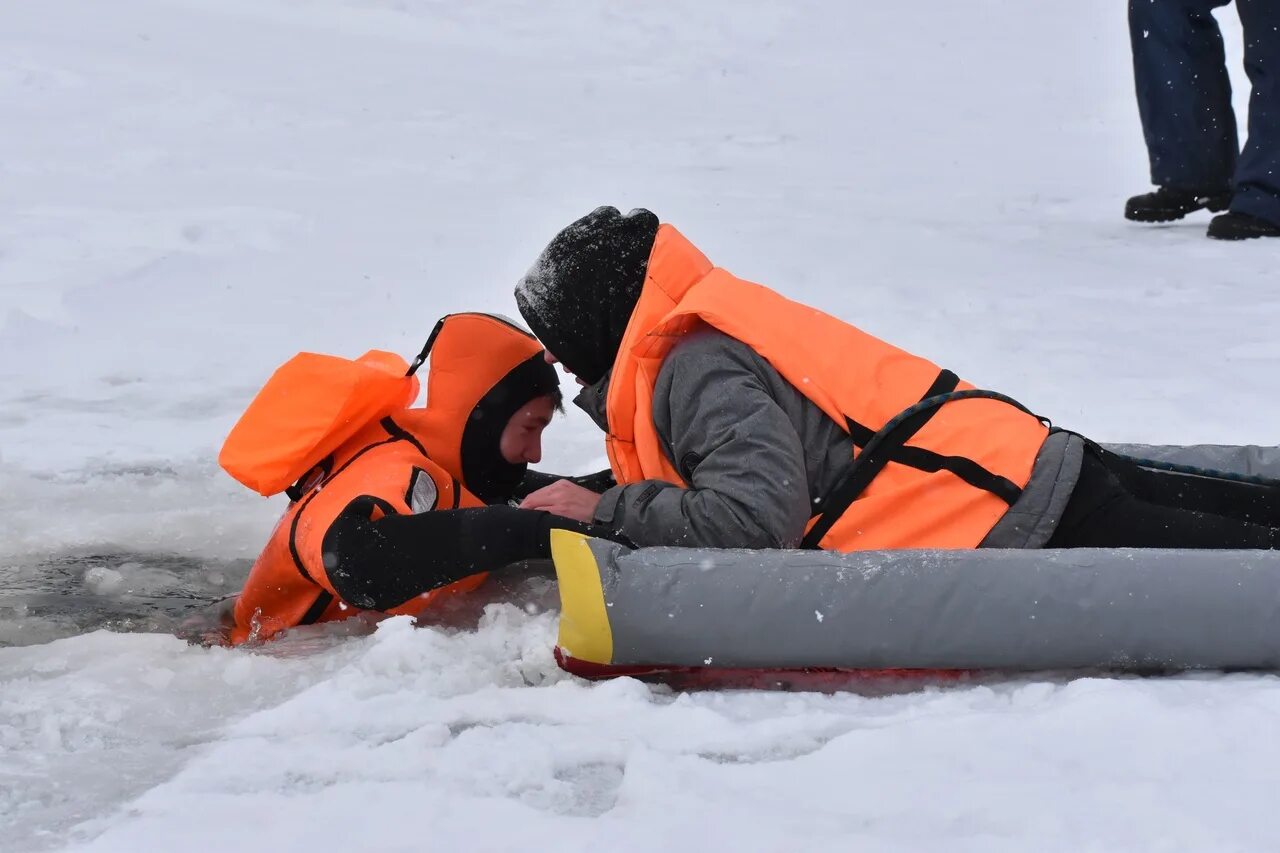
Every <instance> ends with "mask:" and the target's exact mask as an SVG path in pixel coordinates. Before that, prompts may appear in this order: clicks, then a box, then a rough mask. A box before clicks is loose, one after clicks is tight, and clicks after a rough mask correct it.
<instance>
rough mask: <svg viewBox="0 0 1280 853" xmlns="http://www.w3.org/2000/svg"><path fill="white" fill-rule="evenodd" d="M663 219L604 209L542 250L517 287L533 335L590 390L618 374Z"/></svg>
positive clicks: (638, 212)
mask: <svg viewBox="0 0 1280 853" xmlns="http://www.w3.org/2000/svg"><path fill="white" fill-rule="evenodd" d="M657 234H658V217H656V216H654V215H653V214H652V213H650V212H649V211H647V210H645V209H644V208H637V209H636V210H633V211H631V212H630V213H628V214H627V215H626V216H623V215H622V214H621V213H619V212H618V209H617V208H616V207H597V208H596V209H595V210H593V211H591V212H590V213H588V214H587V215H586V216H584V217H582V218H581V219H579V220H578V221H577V222H575V223H573V224H572V225H570V226H568V227H567V228H565V229H564V230H563V231H561V232H560V233H559V234H557V235H556V236H555V237H554V238H552V240H551V242H550V243H549V244H548V245H547V248H545V249H543V250H542V254H541V255H539V256H538V260H537V261H535V262H534V264H533V268H532V269H530V270H529V272H527V273H525V276H524V278H523V279H521V280H520V283H519V284H518V285H516V304H517V305H518V306H520V314H521V316H523V317H524V320H525V322H526V323H528V324H529V328H530V329H532V330H533V333H534V334H535V335H537V336H538V340H540V341H541V342H542V345H543V346H545V347H546V348H547V351H548V352H550V353H551V354H552V355H554V356H555V357H556V358H558V359H559V360H560V363H561V364H563V365H564V367H565V370H568V371H569V372H570V373H573V374H574V375H575V376H577V377H578V378H579V379H581V380H582V381H584V382H586V383H587V384H589V385H594V384H595V383H597V382H599V381H600V380H601V379H602V378H603V377H604V375H605V374H606V373H608V372H609V370H610V369H611V368H612V367H613V361H614V358H615V357H616V356H617V354H618V346H619V345H620V344H621V343H622V335H623V333H624V332H626V330H627V323H628V322H629V321H630V320H631V311H632V309H634V308H635V306H636V301H637V300H638V299H639V298H640V289H641V288H642V287H643V286H644V277H645V271H646V270H647V269H648V266H649V253H650V252H651V251H652V250H653V241H654V239H655V237H656V236H657Z"/></svg>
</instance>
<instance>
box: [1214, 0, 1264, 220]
mask: <svg viewBox="0 0 1280 853" xmlns="http://www.w3.org/2000/svg"><path fill="white" fill-rule="evenodd" d="M1236 8H1237V9H1238V10H1239V11H1240V23H1241V25H1242V27H1243V29H1244V68H1245V71H1246V72H1247V73H1248V74H1249V81H1250V83H1252V84H1253V91H1252V92H1251V94H1250V95H1249V138H1248V139H1247V140H1246V141H1245V145H1244V153H1242V154H1241V155H1240V162H1239V163H1238V164H1237V165H1236V172H1235V194H1234V195H1233V196H1232V198H1231V213H1232V214H1235V216H1233V217H1225V216H1224V217H1219V220H1227V221H1225V222H1219V221H1218V220H1215V221H1214V223H1213V227H1212V230H1211V233H1210V236H1213V237H1226V238H1231V237H1236V238H1244V237H1255V236H1256V237H1262V236H1280V2H1278V1H1277V0H1236ZM1241 216H1243V217H1248V218H1250V219H1253V220H1256V221H1255V222H1253V223H1250V222H1248V221H1238V217H1241ZM1224 225H1236V226H1240V227H1237V228H1233V229H1230V233H1224V227H1223V226H1224ZM1250 225H1252V226H1253V227H1252V228H1250V227H1248V226H1250ZM1267 226H1270V227H1267ZM1213 232H1219V233H1213Z"/></svg>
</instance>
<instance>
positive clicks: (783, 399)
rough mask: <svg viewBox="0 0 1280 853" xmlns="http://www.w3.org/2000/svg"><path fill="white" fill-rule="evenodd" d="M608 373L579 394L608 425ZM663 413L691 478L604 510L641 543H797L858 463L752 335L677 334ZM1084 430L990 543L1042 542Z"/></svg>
mask: <svg viewBox="0 0 1280 853" xmlns="http://www.w3.org/2000/svg"><path fill="white" fill-rule="evenodd" d="M608 382H609V377H608V376H605V378H604V379H602V380H601V381H600V382H599V383H597V384H596V385H593V386H589V387H587V388H585V389H583V391H582V393H580V394H579V395H578V398H577V400H576V401H575V402H576V403H577V404H578V405H579V406H580V407H581V408H583V409H584V410H585V411H586V412H587V414H589V415H590V416H591V417H592V418H593V419H594V420H595V421H596V423H597V424H599V425H600V426H601V428H602V429H607V424H606V420H605V398H606V397H607V394H608ZM653 420H654V425H655V426H656V427H657V432H658V436H659V439H660V440H661V442H662V446H663V450H665V451H666V454H667V458H668V459H670V460H671V461H672V463H673V464H674V466H675V468H676V470H677V471H679V472H680V476H681V477H683V478H684V480H685V482H687V483H689V484H690V486H691V487H690V488H687V489H686V488H680V487H679V486H676V485H674V484H671V483H667V482H665V481H662V480H645V481H643V482H640V483H632V484H630V485H625V486H615V487H614V488H611V489H609V490H608V491H606V492H605V493H604V495H603V496H602V498H601V500H600V504H599V507H598V508H597V510H596V514H595V520H596V521H597V522H598V523H600V524H607V525H610V526H612V527H613V528H614V529H616V530H620V531H621V532H622V533H623V534H625V535H626V536H627V537H628V538H630V539H631V540H632V541H633V542H635V543H636V544H637V545H640V546H651V545H679V546H685V547H713V548H794V547H796V546H797V545H798V544H799V542H800V540H801V538H802V537H803V535H804V529H805V525H806V524H807V523H808V521H809V518H810V517H811V516H812V514H813V509H812V508H813V506H814V503H815V501H817V500H818V499H820V498H821V497H822V496H823V495H826V494H828V493H829V492H830V491H831V490H832V489H834V488H835V486H836V485H837V484H838V483H840V482H842V481H843V480H844V478H845V476H846V475H847V474H848V473H849V469H850V467H851V465H852V460H853V445H852V441H851V440H850V438H849V436H848V434H847V433H845V431H844V430H843V429H841V428H840V427H839V426H837V425H836V423H835V422H834V421H832V420H831V419H830V418H829V417H827V416H826V414H825V413H824V412H823V411H822V410H821V409H819V408H818V407H817V406H815V405H814V404H813V403H812V402H810V401H809V399H808V398H806V397H805V396H804V395H803V394H801V393H800V392H799V391H797V390H796V388H795V387H794V386H792V385H791V384H790V383H788V382H787V381H786V380H785V379H783V378H782V376H781V375H780V374H779V373H778V372H777V371H776V370H775V369H774V368H773V366H772V365H770V364H769V362H767V361H766V360H765V359H764V358H762V357H761V356H760V355H758V354H757V353H756V352H755V351H754V350H752V349H751V348H750V347H748V346H747V345H746V344H744V343H742V342H740V341H737V340H735V339H733V338H731V337H728V336H727V335H724V334H722V333H720V332H717V331H714V330H706V331H701V332H698V333H696V334H693V335H690V336H688V337H687V338H685V339H684V340H682V341H681V342H680V343H678V344H677V345H676V346H675V347H674V348H673V349H672V350H671V352H670V353H669V354H668V355H667V357H666V359H665V360H664V361H663V363H662V369H661V371H659V373H658V381H657V384H656V386H655V388H654V394H653ZM1082 453H1083V441H1082V439H1080V438H1079V437H1078V436H1075V435H1073V434H1070V433H1062V432H1059V433H1053V434H1051V435H1050V436H1049V438H1048V439H1047V440H1046V441H1045V443H1044V445H1043V446H1042V447H1041V449H1040V452H1039V454H1038V455H1037V457H1036V462H1035V466H1034V468H1033V470H1032V474H1031V481H1030V482H1029V483H1028V484H1027V486H1026V488H1025V489H1023V492H1022V496H1021V497H1020V498H1019V500H1018V501H1017V502H1016V503H1015V504H1014V505H1013V506H1012V507H1010V508H1009V511H1008V512H1007V513H1005V515H1004V516H1003V517H1002V518H1001V519H1000V521H999V522H997V524H996V526H995V527H994V528H993V529H992V530H991V532H990V533H989V534H988V535H987V537H986V538H985V539H984V540H983V542H982V543H981V544H982V547H1001V548H1038V547H1042V546H1043V545H1044V544H1045V542H1047V541H1048V539H1049V537H1050V536H1051V535H1052V533H1053V529H1054V526H1055V525H1056V524H1057V521H1058V519H1059V518H1061V517H1062V512H1063V510H1064V509H1065V507H1066V504H1067V500H1068V499H1069V498H1070V496H1071V490H1072V488H1074V486H1075V482H1076V479H1077V477H1078V476H1079V472H1080V460H1081V457H1082Z"/></svg>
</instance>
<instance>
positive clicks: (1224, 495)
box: [1045, 446, 1280, 549]
mask: <svg viewBox="0 0 1280 853" xmlns="http://www.w3.org/2000/svg"><path fill="white" fill-rule="evenodd" d="M1045 547H1047V548H1261V549H1271V548H1277V547H1280V488H1275V487H1271V486H1260V485H1255V484H1252V483H1240V482H1235V481H1232V480H1219V479H1215V478H1212V477H1194V476H1189V475H1186V474H1175V473H1172V472H1168V471H1153V470H1151V469H1147V468H1140V467H1138V466H1137V465H1135V464H1133V462H1131V461H1129V460H1128V459H1126V458H1125V457H1123V456H1118V455H1116V454H1114V453H1110V452H1108V451H1105V450H1102V449H1100V448H1096V447H1093V446H1088V447H1086V449H1085V453H1084V464H1083V466H1082V467H1081V470H1080V480H1079V482H1078V483H1077V484H1076V488H1075V491H1074V492H1073V493H1072V495H1071V500H1070V501H1069V502H1068V503H1067V509H1066V512H1064V513H1063V516H1062V520H1061V521H1060V522H1059V523H1058V527H1057V530H1056V531H1055V532H1054V534H1053V536H1052V537H1051V538H1050V539H1049V542H1048V543H1047V544H1046V546H1045Z"/></svg>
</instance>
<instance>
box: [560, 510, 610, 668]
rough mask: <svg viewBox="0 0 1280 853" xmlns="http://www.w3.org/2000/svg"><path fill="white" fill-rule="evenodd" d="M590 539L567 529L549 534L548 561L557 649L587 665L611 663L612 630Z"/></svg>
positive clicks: (598, 568)
mask: <svg viewBox="0 0 1280 853" xmlns="http://www.w3.org/2000/svg"><path fill="white" fill-rule="evenodd" d="M589 542H590V540H589V539H588V537H586V536H583V535H582V534H581V533H572V532H570V531H568V530H552V531H551V559H552V560H553V561H554V562H555V566H556V578H557V580H558V581H559V584H560V638H559V640H558V642H559V644H560V648H561V649H563V650H564V652H565V653H566V654H568V655H569V656H570V657H574V658H577V659H578V660H581V661H586V662H588V663H601V664H607V663H612V662H613V631H612V630H611V629H610V628H609V615H608V611H607V610H606V609H605V605H604V588H603V587H602V586H601V585H600V567H599V566H598V565H596V557H595V554H593V553H592V552H591V546H590V544H589Z"/></svg>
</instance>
